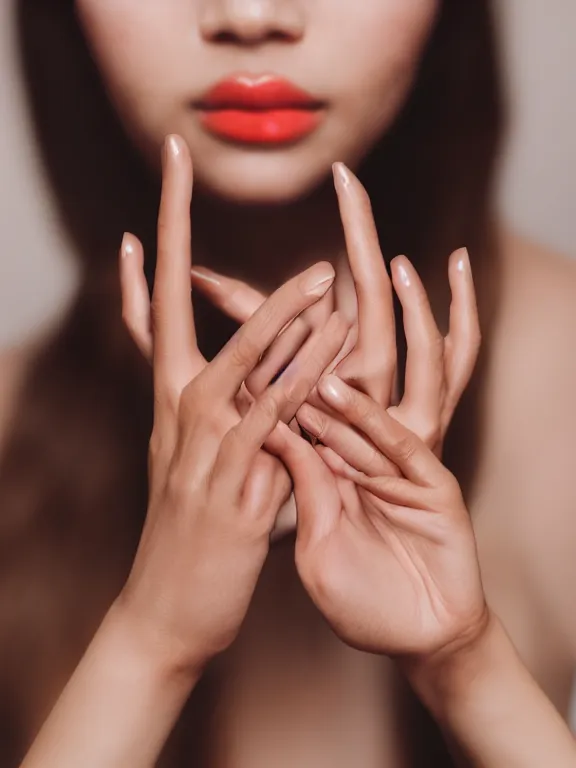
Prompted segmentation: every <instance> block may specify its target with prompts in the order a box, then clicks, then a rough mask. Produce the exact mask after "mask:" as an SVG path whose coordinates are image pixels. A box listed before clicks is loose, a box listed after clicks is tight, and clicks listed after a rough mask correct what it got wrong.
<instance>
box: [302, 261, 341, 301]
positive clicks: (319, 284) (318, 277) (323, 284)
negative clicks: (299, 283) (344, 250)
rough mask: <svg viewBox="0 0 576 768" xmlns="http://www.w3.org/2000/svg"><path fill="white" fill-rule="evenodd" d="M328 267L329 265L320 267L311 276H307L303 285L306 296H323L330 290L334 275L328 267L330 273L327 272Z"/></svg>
mask: <svg viewBox="0 0 576 768" xmlns="http://www.w3.org/2000/svg"><path fill="white" fill-rule="evenodd" d="M328 266H329V265H322V266H321V267H318V268H316V269H314V271H313V272H312V274H311V275H309V276H308V278H307V279H306V282H305V283H304V290H305V292H306V293H307V294H308V295H310V294H311V295H313V296H323V295H324V294H325V293H326V291H327V290H328V288H330V286H331V285H332V283H333V282H334V278H335V277H336V273H335V272H334V269H333V268H332V267H330V269H331V270H332V271H331V272H328V271H327V270H328Z"/></svg>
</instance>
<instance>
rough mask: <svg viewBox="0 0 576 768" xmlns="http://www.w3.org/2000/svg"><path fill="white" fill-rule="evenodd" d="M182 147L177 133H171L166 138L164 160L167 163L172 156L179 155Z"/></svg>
mask: <svg viewBox="0 0 576 768" xmlns="http://www.w3.org/2000/svg"><path fill="white" fill-rule="evenodd" d="M181 151H182V147H181V145H180V139H179V137H178V136H176V135H175V134H173V133H171V134H169V135H168V136H166V138H165V139H164V147H163V152H162V161H163V163H166V162H167V161H168V159H169V158H170V157H178V155H179V154H180V152H181Z"/></svg>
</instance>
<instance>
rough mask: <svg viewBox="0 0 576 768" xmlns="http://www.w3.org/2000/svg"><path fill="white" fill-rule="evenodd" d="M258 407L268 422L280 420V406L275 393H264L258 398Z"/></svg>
mask: <svg viewBox="0 0 576 768" xmlns="http://www.w3.org/2000/svg"><path fill="white" fill-rule="evenodd" d="M256 407H257V409H258V413H259V415H260V416H262V418H264V419H265V420H266V421H267V422H274V421H278V419H279V417H280V406H279V404H278V401H277V400H276V398H275V397H274V396H273V395H271V394H269V393H266V394H264V395H263V396H262V397H260V398H259V399H258V400H257V403H256Z"/></svg>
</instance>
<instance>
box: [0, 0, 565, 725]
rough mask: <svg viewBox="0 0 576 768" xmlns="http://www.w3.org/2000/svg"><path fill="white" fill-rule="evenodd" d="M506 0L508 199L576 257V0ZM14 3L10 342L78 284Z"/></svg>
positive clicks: (8, 55) (5, 290) (7, 8)
mask: <svg viewBox="0 0 576 768" xmlns="http://www.w3.org/2000/svg"><path fill="white" fill-rule="evenodd" d="M463 1H465V0H463ZM499 2H500V10H501V15H502V22H503V24H502V34H503V36H504V51H505V56H506V61H507V63H508V71H509V81H510V88H509V90H510V96H511V99H512V106H513V116H514V120H513V126H512V132H511V137H510V143H509V147H508V150H507V152H506V158H505V164H504V167H503V172H502V183H501V207H502V210H503V212H504V214H505V215H506V216H507V218H508V219H509V220H510V221H511V222H512V223H513V224H514V225H515V226H516V227H518V228H520V229H522V230H524V231H525V232H526V233H528V234H530V235H532V236H534V237H536V238H538V239H540V240H542V241H544V242H547V243H549V244H550V245H552V246H554V247H555V248H557V249H560V250H564V251H566V252H568V253H571V254H573V255H576V46H574V39H575V33H576V2H575V0H499ZM13 3H14V0H0V72H1V73H2V75H1V79H0V169H1V173H0V211H1V214H0V222H1V227H0V347H1V346H4V345H8V344H12V343H14V342H18V341H19V340H21V339H23V338H25V337H27V336H28V335H34V334H36V333H37V332H38V331H39V330H40V329H42V328H45V327H46V325H47V323H51V322H54V321H55V320H56V319H57V317H58V313H59V311H60V310H61V309H62V307H63V306H64V305H65V303H66V301H67V299H68V297H69V296H70V292H71V290H73V287H74V284H75V274H74V270H73V268H72V260H71V259H69V258H67V254H68V253H69V251H68V248H67V243H66V242H65V240H64V238H63V235H62V233H61V232H60V231H59V230H58V227H57V226H56V223H55V221H54V217H53V211H52V209H51V206H50V202H49V198H48V196H47V194H46V193H47V190H46V188H45V186H44V183H43V179H42V177H41V175H40V173H39V170H38V166H37V163H36V157H35V153H34V148H33V145H32V143H31V141H30V128H29V124H28V122H27V119H26V113H25V109H24V103H23V100H22V94H21V90H20V83H19V79H18V74H17V70H16V66H15V56H14V48H13V39H12V35H11V24H10V23H9V22H10V17H11V14H12V9H13ZM575 715H576V711H575ZM575 724H576V717H575Z"/></svg>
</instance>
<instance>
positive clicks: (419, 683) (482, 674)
mask: <svg viewBox="0 0 576 768" xmlns="http://www.w3.org/2000/svg"><path fill="white" fill-rule="evenodd" d="M511 661H512V662H516V663H518V657H517V654H516V651H515V649H514V647H513V645H512V643H511V641H510V639H509V638H508V635H507V634H506V632H505V630H504V628H503V627H502V625H501V623H500V621H499V619H498V618H497V617H496V616H495V614H493V613H492V612H491V611H490V610H489V609H487V610H486V615H485V617H484V619H483V620H482V622H481V623H480V625H479V626H478V628H477V629H476V630H475V631H474V632H473V633H471V635H470V637H468V638H465V639H462V640H461V641H460V642H454V643H453V644H451V645H449V646H446V647H445V648H443V649H441V650H440V651H438V652H437V653H434V654H431V655H429V656H426V657H419V658H417V659H410V660H405V661H403V662H402V663H401V666H402V669H403V671H404V673H405V674H406V676H407V678H408V680H409V682H410V684H411V686H412V687H413V688H414V690H415V692H416V693H417V694H418V695H419V696H420V698H421V699H422V701H423V702H424V704H425V705H426V706H427V707H428V708H429V709H430V710H431V712H432V713H433V714H434V715H435V716H436V717H437V718H439V719H441V720H449V719H450V717H451V714H452V712H453V711H456V710H458V708H461V707H463V706H465V705H466V703H467V702H468V701H469V699H470V698H471V697H472V696H474V692H475V689H476V687H478V686H481V685H483V684H484V682H487V681H488V680H490V679H492V677H493V676H494V675H495V674H496V675H497V674H498V670H501V671H503V670H507V669H509V666H510V662H511Z"/></svg>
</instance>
